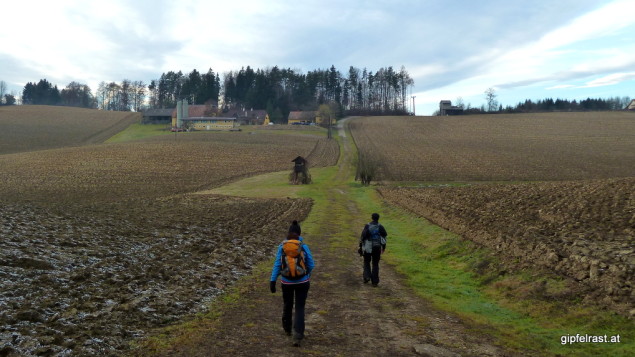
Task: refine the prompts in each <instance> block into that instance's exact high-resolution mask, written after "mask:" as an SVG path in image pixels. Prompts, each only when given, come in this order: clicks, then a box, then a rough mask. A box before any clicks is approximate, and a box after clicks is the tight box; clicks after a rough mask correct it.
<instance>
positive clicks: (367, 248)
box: [358, 213, 388, 287]
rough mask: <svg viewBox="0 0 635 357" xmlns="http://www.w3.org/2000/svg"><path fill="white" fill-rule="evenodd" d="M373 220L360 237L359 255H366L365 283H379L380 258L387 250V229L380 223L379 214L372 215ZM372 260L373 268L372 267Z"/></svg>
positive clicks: (374, 284)
mask: <svg viewBox="0 0 635 357" xmlns="http://www.w3.org/2000/svg"><path fill="white" fill-rule="evenodd" d="M371 219H372V222H370V223H368V224H367V225H365V226H364V230H362V234H361V236H360V238H359V250H358V253H359V255H361V256H363V257H364V284H366V283H368V282H369V281H370V282H371V283H372V284H373V286H374V287H377V285H378V284H379V260H380V259H381V255H382V254H383V253H384V251H385V250H386V237H387V236H388V233H386V229H385V228H384V226H382V225H381V224H379V214H377V213H373V214H372V215H371ZM371 261H372V268H371Z"/></svg>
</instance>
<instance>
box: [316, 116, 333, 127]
mask: <svg viewBox="0 0 635 357" xmlns="http://www.w3.org/2000/svg"><path fill="white" fill-rule="evenodd" d="M315 122H316V124H317V125H323V124H324V125H327V124H328V119H327V118H324V119H322V116H320V115H319V114H317V116H316V117H315ZM331 124H337V119H336V118H331Z"/></svg>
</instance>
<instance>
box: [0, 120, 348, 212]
mask: <svg viewBox="0 0 635 357" xmlns="http://www.w3.org/2000/svg"><path fill="white" fill-rule="evenodd" d="M336 145H337V144H336V143H335V142H334V140H331V141H330V142H328V141H327V140H325V139H321V137H320V136H311V135H278V134H275V133H257V134H249V133H244V132H232V133H222V132H221V133H187V134H180V135H178V136H176V137H175V136H170V135H166V136H157V137H153V138H149V139H145V140H142V141H136V142H128V143H118V144H101V145H91V146H85V147H72V148H62V149H54V150H43V151H38V152H26V153H17V154H8V155H0V167H1V168H2V169H1V170H0V181H1V182H4V183H5V184H4V185H0V197H2V198H3V200H7V201H14V202H23V201H31V202H39V203H45V202H53V203H60V202H71V203H81V202H83V203H97V202H116V201H120V200H123V199H129V198H141V197H145V198H151V197H161V196H167V195H172V194H179V193H186V192H192V191H199V190H203V189H209V188H213V187H217V186H220V185H221V184H223V183H226V182H228V181H231V180H235V179H237V178H240V177H245V176H249V175H255V174H258V173H264V172H272V171H282V170H287V169H289V170H290V169H291V168H292V163H291V160H292V159H293V158H295V157H296V156H297V155H303V156H305V157H308V158H309V159H310V160H311V162H313V161H314V162H315V163H317V164H318V165H320V166H327V165H332V164H333V163H335V162H336V161H337V156H338V155H339V150H337V147H336Z"/></svg>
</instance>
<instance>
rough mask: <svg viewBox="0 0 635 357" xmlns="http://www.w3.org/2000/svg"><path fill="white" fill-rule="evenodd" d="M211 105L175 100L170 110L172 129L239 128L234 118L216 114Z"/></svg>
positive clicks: (215, 109) (214, 108)
mask: <svg viewBox="0 0 635 357" xmlns="http://www.w3.org/2000/svg"><path fill="white" fill-rule="evenodd" d="M216 114H217V108H216V107H215V106H213V105H189V104H188V103H187V101H185V100H183V101H179V102H177V105H176V109H173V110H172V130H174V131H181V130H186V129H187V130H240V129H238V127H239V124H238V121H237V120H236V118H234V117H228V116H223V117H219V116H216Z"/></svg>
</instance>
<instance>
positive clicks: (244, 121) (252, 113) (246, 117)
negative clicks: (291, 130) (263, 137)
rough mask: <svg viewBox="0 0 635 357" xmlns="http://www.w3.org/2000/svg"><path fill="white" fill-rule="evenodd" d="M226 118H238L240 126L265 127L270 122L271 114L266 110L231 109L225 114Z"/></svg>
mask: <svg viewBox="0 0 635 357" xmlns="http://www.w3.org/2000/svg"><path fill="white" fill-rule="evenodd" d="M223 116H224V117H231V118H236V120H237V121H238V124H240V125H263V124H265V122H267V121H268V118H269V114H267V111H266V110H253V109H251V110H242V109H230V110H229V111H227V112H225V113H223Z"/></svg>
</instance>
